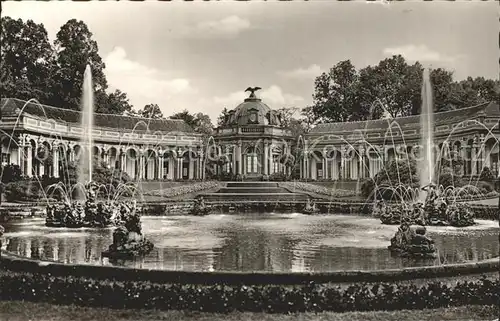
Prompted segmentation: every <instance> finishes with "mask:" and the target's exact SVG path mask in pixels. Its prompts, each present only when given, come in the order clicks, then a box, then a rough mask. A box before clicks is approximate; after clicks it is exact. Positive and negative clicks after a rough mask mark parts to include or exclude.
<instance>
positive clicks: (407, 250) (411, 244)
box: [389, 222, 436, 258]
mask: <svg viewBox="0 0 500 321" xmlns="http://www.w3.org/2000/svg"><path fill="white" fill-rule="evenodd" d="M425 232H426V229H425V227H424V226H416V225H409V224H408V223H406V222H405V223H402V224H401V226H400V227H399V228H398V231H397V232H396V234H395V235H394V237H393V238H392V239H391V245H389V250H390V251H391V253H394V254H396V255H398V256H402V257H414V258H434V257H436V247H435V246H434V241H433V240H432V239H431V238H429V237H427V236H426V235H425Z"/></svg>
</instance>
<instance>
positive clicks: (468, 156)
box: [464, 139, 476, 175]
mask: <svg viewBox="0 0 500 321" xmlns="http://www.w3.org/2000/svg"><path fill="white" fill-rule="evenodd" d="M473 144H474V140H472V139H469V140H468V141H467V145H466V146H465V148H466V150H465V160H464V161H465V175H474V173H473V171H475V167H474V166H473V164H474V162H476V159H472V158H473V156H474V155H473V153H472V149H473ZM474 158H475V157H474Z"/></svg>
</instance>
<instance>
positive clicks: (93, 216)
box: [45, 182, 154, 258]
mask: <svg viewBox="0 0 500 321" xmlns="http://www.w3.org/2000/svg"><path fill="white" fill-rule="evenodd" d="M85 189H86V196H87V198H86V200H85V203H84V204H82V203H80V202H73V203H70V202H69V201H65V202H62V203H59V204H54V205H48V206H47V214H46V222H45V225H46V226H49V227H67V228H80V227H94V228H95V227H100V228H103V227H108V226H116V229H115V231H114V232H113V244H111V245H110V246H109V248H108V250H107V251H105V252H103V256H105V257H110V258H130V257H134V256H139V255H145V254H148V253H149V252H151V251H152V250H153V247H154V246H153V244H152V243H151V242H150V241H149V240H147V239H145V238H144V236H143V235H142V232H141V217H140V215H139V213H138V211H137V204H136V201H135V200H134V201H133V202H132V203H126V202H120V203H118V202H97V201H96V189H97V184H95V183H93V182H90V183H88V184H87V185H86V186H85Z"/></svg>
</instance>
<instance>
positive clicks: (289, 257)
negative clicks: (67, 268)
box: [3, 214, 499, 272]
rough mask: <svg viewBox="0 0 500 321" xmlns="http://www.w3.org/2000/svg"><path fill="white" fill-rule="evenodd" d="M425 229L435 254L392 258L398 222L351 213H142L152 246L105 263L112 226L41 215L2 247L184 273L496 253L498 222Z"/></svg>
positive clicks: (398, 262) (12, 230) (17, 224)
mask: <svg viewBox="0 0 500 321" xmlns="http://www.w3.org/2000/svg"><path fill="white" fill-rule="evenodd" d="M477 222H478V224H477V225H476V226H473V227H467V228H453V227H428V228H427V230H428V233H427V234H428V235H429V236H430V237H432V238H433V239H434V241H435V243H436V247H437V249H438V257H437V258H436V259H427V260H415V259H409V258H398V257H393V256H391V254H390V252H389V251H388V249H387V246H388V245H389V244H390V239H391V237H392V236H393V235H394V233H395V232H396V230H397V228H398V227H397V226H388V225H382V224H381V223H380V221H379V220H377V219H373V218H368V217H363V216H354V215H317V216H307V215H301V214H245V215H208V216H204V217H195V216H171V217H143V218H142V226H143V233H144V234H145V235H146V237H147V238H148V239H150V240H151V241H152V242H153V243H154V244H155V249H154V250H153V252H151V253H150V254H149V255H147V256H146V257H144V258H141V259H136V260H133V261H116V262H109V261H108V260H107V259H102V258H101V252H102V251H104V250H106V249H107V248H108V246H109V245H110V244H111V243H112V233H113V229H112V228H107V229H91V228H81V229H66V228H49V227H46V226H45V220H44V219H42V218H33V219H24V220H19V221H11V222H8V223H5V224H4V227H5V229H6V233H5V235H4V237H5V241H4V244H3V249H4V250H7V251H10V252H12V253H14V254H18V255H21V256H25V257H29V258H35V259H41V260H50V261H58V262H63V263H79V264H93V265H121V266H128V267H135V268H147V269H163V270H186V271H273V272H313V271H316V272H324V271H338V270H381V269H394V268H402V267H415V266H430V265H441V264H451V263H461V262H474V261H480V260H485V259H490V258H494V257H497V256H498V252H499V240H498V231H499V229H498V222H493V221H477Z"/></svg>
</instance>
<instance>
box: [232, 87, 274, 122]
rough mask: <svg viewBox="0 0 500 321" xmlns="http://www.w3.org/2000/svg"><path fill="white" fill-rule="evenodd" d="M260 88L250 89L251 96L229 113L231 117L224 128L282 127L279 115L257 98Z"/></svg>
mask: <svg viewBox="0 0 500 321" xmlns="http://www.w3.org/2000/svg"><path fill="white" fill-rule="evenodd" d="M258 89H260V88H259V87H255V88H250V87H249V88H248V89H247V90H246V91H250V92H251V93H250V96H249V97H248V98H246V99H245V100H244V101H243V102H242V103H241V104H239V105H238V106H237V107H236V108H235V109H233V110H231V111H229V115H228V117H227V119H226V121H225V122H224V126H234V125H238V126H244V125H276V126H278V125H280V124H281V122H280V121H279V119H278V115H277V113H276V112H275V111H273V110H272V109H271V107H269V106H268V105H266V104H265V103H263V102H262V100H261V99H260V98H257V96H255V91H256V90H258Z"/></svg>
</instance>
